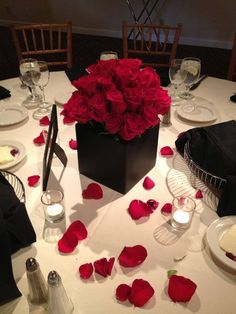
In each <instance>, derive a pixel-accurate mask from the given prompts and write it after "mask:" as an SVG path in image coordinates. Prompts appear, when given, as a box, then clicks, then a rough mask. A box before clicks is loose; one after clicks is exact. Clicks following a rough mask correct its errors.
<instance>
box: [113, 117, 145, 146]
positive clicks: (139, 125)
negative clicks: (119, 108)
mask: <svg viewBox="0 0 236 314" xmlns="http://www.w3.org/2000/svg"><path fill="white" fill-rule="evenodd" d="M144 130H145V128H144V121H143V118H142V116H140V115H138V114H135V113H125V114H124V116H123V121H122V125H121V128H120V132H119V135H120V137H121V138H122V139H124V140H126V141H129V140H132V139H133V138H134V137H136V136H137V135H139V134H142V133H143V132H144Z"/></svg>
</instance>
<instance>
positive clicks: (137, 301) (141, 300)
mask: <svg viewBox="0 0 236 314" xmlns="http://www.w3.org/2000/svg"><path fill="white" fill-rule="evenodd" d="M154 293H155V290H154V289H153V287H152V286H151V285H150V283H149V282H148V281H146V280H143V279H135V280H134V281H133V283H132V287H131V295H130V296H129V300H130V302H131V303H133V304H134V305H135V306H137V307H142V306H144V305H145V304H146V303H147V302H148V301H149V300H150V298H151V297H152V296H153V295H154Z"/></svg>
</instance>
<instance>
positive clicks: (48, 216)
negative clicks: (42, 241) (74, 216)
mask: <svg viewBox="0 0 236 314" xmlns="http://www.w3.org/2000/svg"><path fill="white" fill-rule="evenodd" d="M63 198H64V195H63V193H62V192H61V191H58V190H47V191H45V192H44V193H43V195H42V196H41V202H42V204H43V209H44V216H45V220H46V221H48V222H50V223H55V222H59V221H61V220H62V219H63V218H64V216H65V209H64V206H63Z"/></svg>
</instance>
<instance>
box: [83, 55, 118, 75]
mask: <svg viewBox="0 0 236 314" xmlns="http://www.w3.org/2000/svg"><path fill="white" fill-rule="evenodd" d="M118 62H119V61H118V60H116V59H111V60H99V61H98V62H97V63H96V64H92V65H90V66H89V67H88V68H87V71H88V73H90V74H94V75H102V76H103V77H110V76H111V75H112V72H113V69H114V67H115V66H116V65H117V64H118Z"/></svg>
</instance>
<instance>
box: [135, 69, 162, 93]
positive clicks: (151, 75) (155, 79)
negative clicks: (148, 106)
mask: <svg viewBox="0 0 236 314" xmlns="http://www.w3.org/2000/svg"><path fill="white" fill-rule="evenodd" d="M137 84H138V86H140V87H145V88H147V87H154V88H157V87H159V86H160V77H159V75H158V74H157V73H156V72H155V71H154V69H153V68H151V67H146V68H144V69H143V70H142V71H139V72H138V75H137Z"/></svg>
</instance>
